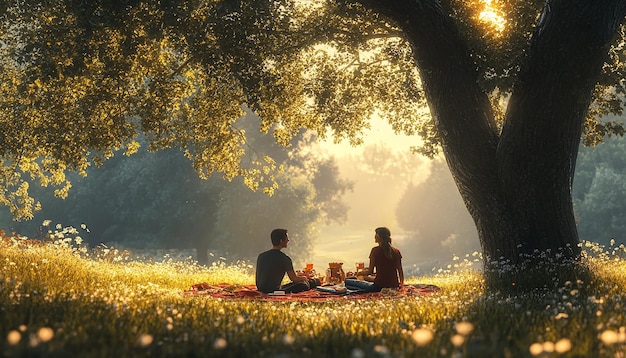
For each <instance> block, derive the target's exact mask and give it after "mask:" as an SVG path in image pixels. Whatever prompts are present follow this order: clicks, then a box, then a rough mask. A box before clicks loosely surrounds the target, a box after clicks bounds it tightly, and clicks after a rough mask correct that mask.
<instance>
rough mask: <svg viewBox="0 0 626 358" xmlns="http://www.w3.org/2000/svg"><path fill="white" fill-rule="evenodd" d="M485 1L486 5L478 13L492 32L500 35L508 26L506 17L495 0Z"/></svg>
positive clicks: (479, 17)
mask: <svg viewBox="0 0 626 358" xmlns="http://www.w3.org/2000/svg"><path fill="white" fill-rule="evenodd" d="M483 2H484V5H485V7H484V9H483V10H482V11H481V12H480V14H479V15H478V19H479V20H480V21H482V22H483V23H484V24H485V25H486V26H487V28H489V29H490V31H489V32H490V33H491V34H493V35H494V36H498V35H499V34H500V33H502V32H503V31H504V29H505V27H506V19H505V17H504V15H503V13H502V10H500V9H499V8H497V7H496V4H494V1H493V0H483Z"/></svg>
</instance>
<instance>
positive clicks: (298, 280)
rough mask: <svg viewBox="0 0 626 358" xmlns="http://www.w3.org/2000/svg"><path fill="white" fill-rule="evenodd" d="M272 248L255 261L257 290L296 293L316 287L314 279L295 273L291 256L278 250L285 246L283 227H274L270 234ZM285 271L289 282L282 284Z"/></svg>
mask: <svg viewBox="0 0 626 358" xmlns="http://www.w3.org/2000/svg"><path fill="white" fill-rule="evenodd" d="M271 239H272V248H271V249H270V250H267V251H265V252H263V253H261V254H260V255H259V257H258V258H257V261H256V287H257V289H258V290H259V291H261V292H265V293H270V292H274V291H285V293H297V292H302V291H307V290H310V289H312V288H315V287H317V285H318V284H319V283H318V282H317V281H316V280H309V279H307V278H306V277H304V276H298V275H296V272H295V271H294V270H293V263H292V261H291V258H290V257H289V256H287V255H286V254H285V253H284V252H282V251H280V250H282V249H283V248H285V247H287V243H288V242H289V235H288V234H287V230H285V229H274V230H273V231H272V234H271ZM285 273H286V274H287V276H289V279H290V280H291V282H289V283H287V284H285V285H282V286H281V283H282V281H283V277H285Z"/></svg>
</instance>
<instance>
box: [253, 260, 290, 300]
mask: <svg viewBox="0 0 626 358" xmlns="http://www.w3.org/2000/svg"><path fill="white" fill-rule="evenodd" d="M287 271H293V262H292V261H291V258H289V256H287V255H285V253H283V252H282V251H280V250H275V249H271V250H267V251H265V252H263V253H261V254H260V255H259V257H258V258H257V260H256V287H257V290H259V291H261V292H265V293H270V292H274V291H276V290H279V289H280V284H281V283H282V281H283V277H285V273H286V272H287Z"/></svg>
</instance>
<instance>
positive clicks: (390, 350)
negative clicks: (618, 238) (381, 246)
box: [0, 229, 626, 357]
mask: <svg viewBox="0 0 626 358" xmlns="http://www.w3.org/2000/svg"><path fill="white" fill-rule="evenodd" d="M72 235H74V236H72ZM77 239H79V238H78V237H77V236H76V234H75V233H72V231H71V230H70V229H63V230H62V231H61V232H56V233H55V234H54V235H53V236H52V239H50V240H49V241H46V242H40V241H35V240H28V239H25V238H19V237H6V238H3V241H2V242H1V243H0V267H1V270H0V322H2V324H1V325H0V338H1V342H2V343H1V344H0V346H1V347H2V354H3V356H5V357H24V356H36V357H57V356H59V357H61V356H81V357H129V356H139V357H143V356H151V357H165V356H177V357H178V356H187V357H194V356H198V357H200V356H201V357H214V356H215V357H222V356H224V357H231V356H232V357H306V356H310V357H416V356H419V357H485V356H498V357H504V356H511V357H533V356H538V357H553V356H562V357H582V356H584V357H624V356H625V355H626V315H625V313H624V312H626V310H625V308H626V307H625V306H624V305H626V293H625V292H626V261H625V260H624V259H623V258H621V257H622V256H623V254H624V247H623V246H620V247H610V248H601V247H598V246H597V245H593V244H586V245H585V254H586V260H587V262H588V265H589V267H591V269H592V271H593V272H595V274H596V277H595V278H594V279H593V282H583V281H579V282H567V283H566V284H564V285H563V287H558V288H556V289H555V288H551V289H543V290H536V291H533V292H530V293H523V294H520V293H515V292H489V293H487V292H486V291H485V288H484V281H483V278H482V274H481V273H480V272H478V271H476V270H474V269H471V268H465V265H464V263H463V262H462V261H461V260H459V265H457V267H452V268H450V270H444V271H442V272H438V273H437V274H435V275H433V276H424V277H408V278H407V283H429V284H435V285H437V286H439V287H441V288H442V291H441V292H439V293H435V294H432V295H428V296H423V297H402V298H394V297H393V296H389V297H385V298H381V299H377V300H345V301H342V300H333V301H327V302H298V301H291V302H290V301H280V302H270V301H262V300H249V299H215V298H211V297H206V296H186V295H183V294H182V292H183V291H185V290H187V289H189V287H190V286H191V285H193V284H195V283H198V282H207V283H209V284H217V283H222V282H228V283H232V284H242V285H243V284H250V283H253V282H254V276H253V272H252V268H251V266H250V265H248V264H246V263H235V264H228V265H227V264H225V263H215V264H213V265H212V266H210V267H201V266H197V265H195V264H194V263H193V262H192V261H191V260H187V261H178V260H167V259H166V260H162V261H151V262H150V261H136V260H132V259H130V258H129V257H128V256H126V255H125V254H124V253H123V252H119V251H117V250H115V249H112V248H104V247H100V248H98V250H87V249H85V248H83V247H81V245H80V244H77V243H76V241H77ZM78 241H80V240H78ZM467 266H471V265H467Z"/></svg>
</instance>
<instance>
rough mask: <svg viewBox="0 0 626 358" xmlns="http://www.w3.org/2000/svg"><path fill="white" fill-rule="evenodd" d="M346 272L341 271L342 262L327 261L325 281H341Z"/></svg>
mask: <svg viewBox="0 0 626 358" xmlns="http://www.w3.org/2000/svg"><path fill="white" fill-rule="evenodd" d="M345 279H346V273H345V272H344V271H343V262H329V263H328V268H327V269H326V282H328V283H330V284H331V285H336V284H339V283H343V282H344V281H345Z"/></svg>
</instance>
